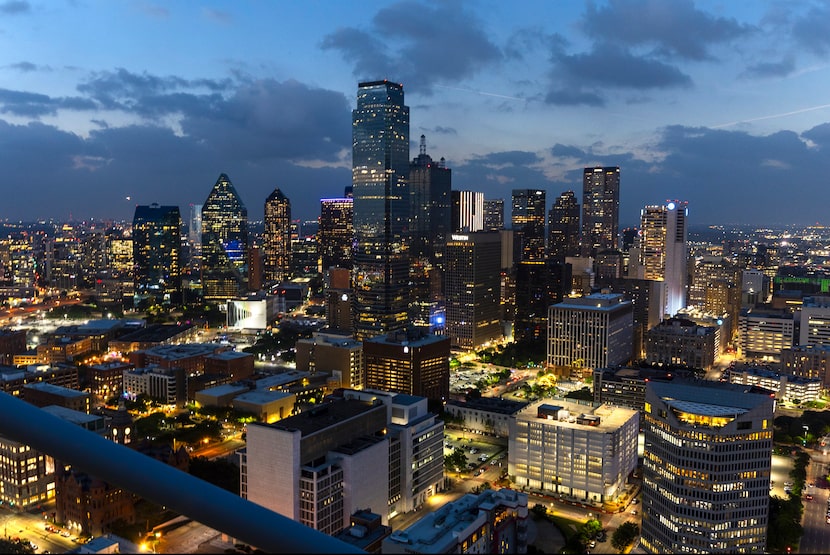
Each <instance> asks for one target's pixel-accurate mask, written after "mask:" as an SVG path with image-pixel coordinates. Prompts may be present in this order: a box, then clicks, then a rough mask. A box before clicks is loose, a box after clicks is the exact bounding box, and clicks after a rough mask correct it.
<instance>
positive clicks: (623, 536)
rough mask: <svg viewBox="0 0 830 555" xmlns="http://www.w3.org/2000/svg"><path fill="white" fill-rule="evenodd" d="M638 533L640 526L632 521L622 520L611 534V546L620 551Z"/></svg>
mask: <svg viewBox="0 0 830 555" xmlns="http://www.w3.org/2000/svg"><path fill="white" fill-rule="evenodd" d="M639 534H640V527H639V526H637V525H636V524H634V523H633V522H624V523H622V524H621V525H620V527H619V528H617V529H616V530H614V534H613V535H612V536H611V547H613V548H614V549H616V550H617V551H619V552H620V553H622V551H623V550H624V549H625V548H626V547H628V545H629V544H630V543H632V542H633V541H634V539H635V538H636V537H637V536H638V535H639Z"/></svg>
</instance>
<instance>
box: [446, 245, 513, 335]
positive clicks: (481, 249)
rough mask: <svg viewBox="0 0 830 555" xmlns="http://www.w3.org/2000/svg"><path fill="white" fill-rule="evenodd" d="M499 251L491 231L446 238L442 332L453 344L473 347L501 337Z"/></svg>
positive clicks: (499, 246) (499, 247)
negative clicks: (443, 331) (445, 309)
mask: <svg viewBox="0 0 830 555" xmlns="http://www.w3.org/2000/svg"><path fill="white" fill-rule="evenodd" d="M500 250H501V236H500V234H499V233H498V232H495V231H480V232H477V233H467V234H453V235H451V236H450V240H449V241H447V251H446V267H447V272H446V274H445V276H444V291H445V293H446V308H447V312H446V322H447V323H446V334H447V335H448V336H449V337H450V340H451V342H452V345H453V347H462V348H468V349H471V348H476V347H478V346H480V345H483V344H484V343H486V342H487V341H492V340H494V339H500V338H501V336H502V331H501V324H500V317H501V306H500V302H499V294H500V290H501V263H500V256H499V252H500Z"/></svg>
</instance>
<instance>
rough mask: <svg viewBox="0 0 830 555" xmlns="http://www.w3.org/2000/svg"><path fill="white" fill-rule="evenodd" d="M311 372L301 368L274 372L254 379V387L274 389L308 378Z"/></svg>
mask: <svg viewBox="0 0 830 555" xmlns="http://www.w3.org/2000/svg"><path fill="white" fill-rule="evenodd" d="M309 376H310V374H309V373H308V372H303V371H301V370H289V371H287V372H281V373H279V374H273V375H271V376H266V377H264V378H260V379H258V380H255V381H254V387H256V388H257V389H274V388H278V387H282V386H285V385H288V384H292V383H294V382H297V381H300V380H302V379H305V378H308V377H309Z"/></svg>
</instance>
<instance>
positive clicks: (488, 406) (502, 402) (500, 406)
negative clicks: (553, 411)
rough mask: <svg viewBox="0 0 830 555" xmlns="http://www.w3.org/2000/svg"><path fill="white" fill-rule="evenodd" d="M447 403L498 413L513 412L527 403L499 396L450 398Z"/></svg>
mask: <svg viewBox="0 0 830 555" xmlns="http://www.w3.org/2000/svg"><path fill="white" fill-rule="evenodd" d="M447 404H448V405H454V406H458V407H466V408H469V409H473V410H483V411H487V412H495V413H498V414H515V413H517V412H519V411H520V410H522V409H523V408H525V407H526V406H527V403H523V402H521V401H511V400H510V399H501V398H499V397H479V398H478V399H467V400H466V401H458V400H456V399H450V400H448V401H447Z"/></svg>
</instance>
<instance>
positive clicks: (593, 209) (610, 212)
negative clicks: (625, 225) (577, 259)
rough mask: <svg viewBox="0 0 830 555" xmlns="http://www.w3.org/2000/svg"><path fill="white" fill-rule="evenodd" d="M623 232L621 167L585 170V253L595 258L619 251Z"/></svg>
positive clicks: (583, 197) (583, 200) (583, 233)
mask: <svg viewBox="0 0 830 555" xmlns="http://www.w3.org/2000/svg"><path fill="white" fill-rule="evenodd" d="M619 233H620V168H619V167H605V168H603V167H595V168H585V169H584V170H583V172H582V254H583V256H590V257H595V256H596V255H597V253H598V252H600V251H603V250H609V249H610V250H616V249H617V248H618V246H619V245H618V243H619Z"/></svg>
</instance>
